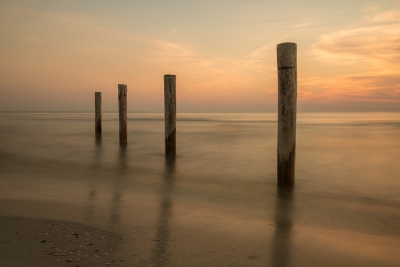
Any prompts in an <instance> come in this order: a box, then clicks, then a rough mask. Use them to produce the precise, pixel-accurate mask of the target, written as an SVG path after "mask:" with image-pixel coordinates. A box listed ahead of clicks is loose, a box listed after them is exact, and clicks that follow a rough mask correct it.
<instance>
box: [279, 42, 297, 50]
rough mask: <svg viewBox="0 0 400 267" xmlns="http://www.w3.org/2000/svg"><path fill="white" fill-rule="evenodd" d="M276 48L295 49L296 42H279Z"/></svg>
mask: <svg viewBox="0 0 400 267" xmlns="http://www.w3.org/2000/svg"><path fill="white" fill-rule="evenodd" d="M276 49H277V50H283V49H297V44H296V43H281V44H278V45H277V46H276Z"/></svg>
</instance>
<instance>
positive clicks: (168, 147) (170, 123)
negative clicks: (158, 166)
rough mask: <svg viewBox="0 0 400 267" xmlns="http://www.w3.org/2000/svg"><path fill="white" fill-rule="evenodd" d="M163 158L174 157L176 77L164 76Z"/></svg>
mask: <svg viewBox="0 0 400 267" xmlns="http://www.w3.org/2000/svg"><path fill="white" fill-rule="evenodd" d="M164 118H165V156H166V157H175V156H176V75H171V74H167V75H164Z"/></svg>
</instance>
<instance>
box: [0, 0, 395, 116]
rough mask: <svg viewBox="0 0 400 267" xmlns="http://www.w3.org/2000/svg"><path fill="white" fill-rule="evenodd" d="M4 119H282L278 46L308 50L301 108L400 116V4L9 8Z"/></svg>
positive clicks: (4, 30)
mask: <svg viewBox="0 0 400 267" xmlns="http://www.w3.org/2000/svg"><path fill="white" fill-rule="evenodd" d="M0 34H1V36H2V42H1V43H0V48H1V57H0V62H1V64H0V95H1V97H0V106H1V109H0V110H2V111H91V110H92V109H93V101H94V92H95V91H101V92H102V93H103V105H104V110H105V111H115V110H116V106H117V84H119V83H125V84H127V85H128V101H129V104H128V111H130V112H133V111H145V112H161V111H162V110H163V75H164V74H168V73H169V74H176V75H177V98H178V99H177V100H178V112H191V111H193V112H199V111H201V112H209V111H210V112H227V111H228V112H235V111H237V112H242V111H244V112H260V111H275V110H276V102H277V75H276V45H277V44H279V43H281V42H295V43H297V46H298V101H299V110H300V111H319V110H322V111H325V110H329V111H330V110H332V111H341V110H361V111H369V110H374V111H377V110H378V111H379V110H382V111H385V110H400V65H399V63H398V62H399V61H400V4H398V1H379V2H378V1H370V0H367V1H351V3H349V1H341V0H340V1H335V2H334V3H328V2H323V1H322V2H318V1H312V0H307V1H285V2H280V3H277V2H276V1H261V0H251V1H239V0H233V1H201V2H197V1H181V0H175V1H158V0H151V1H113V2H110V1H83V2H81V1H68V2H59V1H47V0H17V1H3V2H1V3H0Z"/></svg>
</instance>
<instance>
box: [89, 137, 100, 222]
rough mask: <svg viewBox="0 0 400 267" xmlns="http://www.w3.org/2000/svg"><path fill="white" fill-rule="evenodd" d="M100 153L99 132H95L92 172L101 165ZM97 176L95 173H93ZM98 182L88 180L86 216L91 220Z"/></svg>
mask: <svg viewBox="0 0 400 267" xmlns="http://www.w3.org/2000/svg"><path fill="white" fill-rule="evenodd" d="M101 154H102V147H101V132H97V131H96V132H95V145H94V147H93V165H92V166H93V172H95V173H97V172H99V170H98V168H99V167H100V166H101ZM94 176H95V177H96V178H97V175H94ZM97 184H98V181H97V180H93V179H90V180H89V186H90V189H89V196H88V199H87V205H86V212H85V215H86V217H87V218H88V219H89V220H91V219H93V218H94V206H95V204H94V201H95V197H96V194H97V189H96V185H97Z"/></svg>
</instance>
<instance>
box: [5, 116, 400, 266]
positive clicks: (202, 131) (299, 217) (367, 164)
mask: <svg viewBox="0 0 400 267" xmlns="http://www.w3.org/2000/svg"><path fill="white" fill-rule="evenodd" d="M177 118H178V119H177V158H176V161H175V162H173V163H168V162H166V161H165V158H164V118H163V114H139V113H135V114H133V113H130V114H128V146H127V147H126V148H121V147H120V146H119V143H118V114H115V113H104V114H103V134H102V137H101V139H96V138H95V135H94V114H91V113H37V114H36V113H2V114H0V159H1V160H0V176H1V179H0V180H1V181H0V184H1V189H0V198H3V199H25V200H30V201H38V202H43V203H56V204H57V203H66V204H71V205H76V206H79V207H80V208H82V212H81V213H80V214H79V215H82V216H81V217H85V220H87V221H90V222H92V223H95V224H96V223H97V224H98V225H99V227H106V226H107V225H108V226H107V227H120V228H121V229H125V231H127V232H129V231H130V230H131V227H132V225H133V224H139V221H141V220H142V223H144V224H147V225H152V226H153V227H154V233H153V234H151V233H149V235H153V237H154V236H163V235H164V237H165V238H167V239H172V238H173V236H174V235H175V237H174V238H176V237H177V236H180V237H181V238H183V236H185V235H186V236H190V238H191V239H192V240H193V239H195V240H198V241H199V240H200V239H201V238H200V236H199V235H198V234H193V231H195V232H196V231H197V232H198V227H199V226H198V225H197V224H206V221H207V220H208V219H207V218H208V217H206V216H205V217H204V216H203V215H202V214H204V213H207V214H208V215H209V217H210V218H211V217H212V218H214V219H213V220H212V222H214V224H220V225H223V227H222V226H221V227H222V228H223V229H224V230H221V231H217V230H216V232H215V233H216V236H217V235H218V234H220V235H223V232H224V231H225V232H224V233H227V232H229V231H232V232H233V233H235V235H236V234H237V235H244V236H245V239H251V240H254V242H255V243H254V244H259V246H260V247H263V246H265V251H267V250H271V251H272V252H271V253H269V252H268V253H265V254H268V255H269V256H268V255H265V258H263V257H264V256H263V253H261V252H257V253H256V252H254V253H256V254H255V255H257V257H256V256H254V257H256V258H257V259H258V260H259V262H261V263H262V264H261V263H260V264H261V265H263V264H264V263H263V262H273V264H274V266H305V265H296V264H295V263H294V262H295V260H293V258H296V257H297V258H301V257H304V256H302V255H308V254H307V253H308V252H307V253H306V252H304V248H303V250H302V249H301V246H302V245H304V244H308V245H304V246H306V247H307V246H308V247H309V248H310V250H312V249H311V247H312V246H319V245H317V244H320V245H321V244H322V245H321V246H328V247H329V246H331V245H327V244H341V243H340V242H341V241H340V240H345V241H346V242H345V243H347V244H350V243H351V242H356V241H355V240H358V239H357V238H361V237H359V236H357V237H353V236H352V235H350V234H348V233H358V234H361V235H362V236H368V241H367V242H369V243H370V245H371V246H372V249H374V244H373V243H374V242H376V244H381V243H382V242H383V243H385V242H386V241H382V240H383V239H382V238H384V239H385V238H389V239H390V240H392V241H393V242H397V243H395V246H397V245H398V244H400V223H399V222H400V164H399V159H400V113H303V114H302V113H300V114H298V122H297V151H296V186H295V189H294V190H293V192H283V193H282V192H279V191H277V190H276V145H277V115H276V114H178V115H177ZM43 214H44V215H43V216H48V217H51V216H52V215H51V214H46V211H43ZM137 214H141V215H140V216H137ZM35 216H39V215H38V214H36V215H35ZM57 216H58V217H59V218H63V219H70V220H79V219H77V218H76V217H73V218H68V217H66V215H65V216H64V217H63V214H61V213H60V214H57V215H53V217H57ZM74 216H75V215H74ZM202 216H203V217H202ZM212 222H208V223H210V224H212ZM267 222H268V223H267ZM185 225H186V226H185ZM187 225H190V226H187ZM264 225H265V226H264ZM185 227H186V228H185ZM166 228H168V229H172V230H166V231H161V230H160V229H166ZM185 229H186V230H185ZM260 229H261V230H260ZM282 229H283V230H282ZM315 229H319V230H318V231H317V230H315ZM149 231H150V230H149ZM258 231H261V232H262V233H263V234H262V235H260V234H257V232H258ZM326 231H328V232H329V231H332V232H329V233H328V232H326ZM250 232H251V233H250ZM311 232H313V233H312V234H311ZM268 233H270V234H268ZM328 236H329V238H328ZM319 237H324V238H319ZM333 237H340V238H339V239H334V238H333ZM219 238H220V237H219ZM267 240H268V241H267ZM321 240H322V241H321ZM214 241H215V240H213V239H212V237H210V239H208V241H204V242H203V241H202V243H201V242H200V241H199V243H201V244H204V246H205V247H206V246H210V244H214V243H215V242H214ZM230 242H233V243H234V242H236V241H234V240H232V241H230ZM237 242H239V241H237ZM257 242H259V243H257ZM263 242H264V243H263ZM307 242H308V243H307ZM321 242H322V243H321ZM383 243H382V244H381V245H382V246H385V245H387V246H388V247H390V245H388V244H386V243H385V244H383ZM207 244H208V245H207ZM312 244H313V245H312ZM351 244H353V243H351ZM359 244H365V242H364V241H359V243H357V242H356V243H354V244H353V245H351V249H354V251H353V252H352V253H350V254H351V255H352V256H351V257H353V256H354V255H355V254H357V253H359V255H361V256H362V257H365V259H366V262H363V261H361V260H360V261H356V264H355V262H354V261H349V262H350V263H349V265H348V266H357V265H360V266H361V265H363V266H367V265H368V263H371V264H375V263H384V264H394V265H396V264H399V262H400V261H399V260H400V259H399V257H398V256H396V257H393V256H389V255H386V254H385V253H380V254H379V257H378V256H377V257H375V258H374V260H375V261H371V260H370V259H369V258H368V257H370V256H371V252H370V251H369V250H368V249H364V250H363V249H362V248H361V246H359ZM242 245H243V244H242ZM198 246H199V245H198ZM221 246H222V245H221ZM243 246H244V248H247V250H248V251H250V250H252V249H253V250H255V251H256V250H257V248H253V247H252V246H251V245H243ZM310 246H311V247H310ZM338 246H339V245H338ZM340 246H342V245H340ZM357 246H358V248H357ZM377 246H378V245H377ZM379 246H380V245H379ZM267 247H268V248H267ZM288 247H291V248H292V249H289V248H288ZM296 248H297V249H296ZM395 248H396V247H395ZM196 249H197V250H198V249H199V247H196ZM398 249H400V247H398ZM165 250H167V249H166V248H163V251H165ZM194 250H195V249H193V251H194ZM262 250H263V251H264V248H262ZM288 251H290V253H289V254H291V255H292V259H291V260H290V259H288V257H287V255H288ZM327 251H328V249H327ZM151 253H152V252H151V250H149V254H151ZM170 253H172V254H173V252H171V251H170ZM249 253H250V252H249ZM296 253H297V254H296ZM310 253H311V252H310ZM326 253H328V255H330V254H329V252H326ZM374 253H375V252H374ZM374 253H372V254H374ZM283 255H286V256H283ZM296 255H297V256H296ZM310 255H312V253H311V254H310ZM321 255H324V254H323V253H322V254H321ZM338 255H339V254H338ZM357 255H358V254H357ZM153 256H154V255H153ZM156 256H157V255H156ZM247 256H248V255H246V257H247ZM361 256H360V257H361ZM204 257H206V256H204ZM251 257H253V256H251V255H250V254H249V256H248V259H254V257H253V258H251ZM321 257H323V256H321ZM343 257H344V256H343ZM349 257H350V256H349ZM150 258H151V257H150ZM328 258H329V257H328ZM319 260H320V261H319V263H322V264H324V265H325V266H330V265H329V264H328V263H327V262H326V261H324V259H319ZM189 261H190V260H189ZM254 262H255V261H252V263H254ZM301 262H303V264H306V263H305V262H307V261H306V260H304V259H303V261H301ZM316 262H318V261H316ZM335 262H336V261H333V260H332V264H333V265H332V266H346V264H345V263H346V259H343V262H342V263H340V264H339V263H336V264H335ZM339 262H340V260H339ZM394 265H393V266H394ZM187 266H189V265H187ZM191 266H195V265H193V264H192V265H191ZM216 266H218V264H217V265H216ZM221 266H222V265H221ZM243 266H245V265H243ZM264 266H265V265H264ZM308 266H311V265H308ZM372 266H374V265H372ZM375 266H376V265H375Z"/></svg>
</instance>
